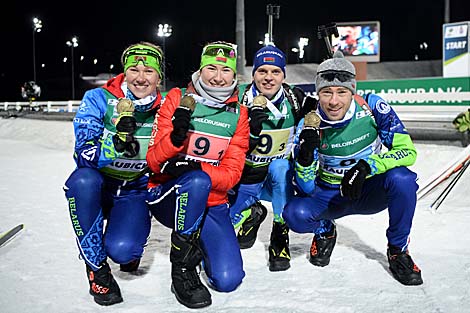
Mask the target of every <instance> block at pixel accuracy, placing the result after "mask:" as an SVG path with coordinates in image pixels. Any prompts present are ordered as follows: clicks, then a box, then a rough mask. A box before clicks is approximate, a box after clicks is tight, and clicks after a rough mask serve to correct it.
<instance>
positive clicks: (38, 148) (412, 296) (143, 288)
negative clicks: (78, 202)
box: [0, 119, 470, 313]
mask: <svg viewBox="0 0 470 313" xmlns="http://www.w3.org/2000/svg"><path fill="white" fill-rule="evenodd" d="M416 146H417V148H418V161H417V163H416V165H415V166H413V168H414V170H415V171H417V172H418V173H419V175H420V177H421V180H420V181H424V180H426V178H427V177H430V176H431V175H432V174H433V172H434V171H436V170H437V169H438V168H439V167H440V166H441V165H444V164H445V163H447V162H448V160H449V158H451V157H452V156H454V155H456V154H458V153H459V152H460V151H461V150H462V149H463V148H462V147H461V146H459V145H457V144H449V145H441V144H439V145H437V144H429V143H428V144H424V143H418V144H417V145H416ZM0 147H1V149H0V164H1V175H0V196H1V199H0V232H3V231H6V230H8V229H10V228H11V227H13V226H15V225H17V224H19V223H25V225H26V229H25V230H24V231H23V233H22V234H21V235H19V236H18V237H17V238H15V239H14V240H13V241H10V242H9V243H8V244H7V245H6V246H4V247H2V248H0V287H1V290H2V293H1V296H0V312H5V313H20V312H21V313H22V312H28V313H35V312H41V313H43V312H47V313H56V312H57V313H66V312H77V313H78V312H80V313H82V312H116V313H118V312H142V313H146V312H152V313H153V312H188V311H192V310H190V309H186V308H185V307H184V306H182V305H180V304H179V303H178V302H177V301H176V299H175V297H174V296H173V294H172V293H171V291H170V283H171V280H170V261H169V256H168V252H169V234H170V231H169V230H168V229H166V228H164V227H163V226H161V225H160V224H158V223H157V222H156V221H154V223H153V229H152V233H151V240H150V242H149V245H148V248H147V250H146V253H145V255H144V257H143V260H142V263H141V267H140V270H139V272H138V273H137V275H135V274H134V275H133V274H128V273H122V272H120V271H119V268H118V266H116V265H115V264H113V263H112V262H110V264H111V267H112V269H113V273H114V275H115V277H116V279H117V281H118V283H119V285H120V287H121V291H122V294H123V297H124V302H123V303H121V304H117V305H114V306H111V307H101V306H99V305H97V304H95V303H94V302H93V299H92V297H91V296H90V295H89V294H88V283H87V279H86V275H85V267H84V264H83V262H82V261H81V260H79V259H78V250H77V247H76V245H75V239H74V234H73V232H72V227H71V224H70V220H69V217H68V211H67V204H66V201H65V196H64V194H63V191H62V185H63V183H64V182H65V180H66V178H67V177H68V175H69V174H70V172H71V171H72V170H73V168H74V163H73V160H72V147H73V130H72V124H71V123H70V122H57V121H37V120H25V119H0ZM469 174H470V172H468V173H465V175H464V176H463V177H462V180H461V182H460V183H459V184H458V185H457V186H456V187H455V189H454V190H453V191H452V192H451V194H450V195H449V196H448V198H447V199H446V200H445V202H444V203H443V204H442V206H441V207H440V208H439V210H438V211H437V212H431V211H430V210H429V209H428V207H429V204H430V203H431V202H432V200H433V199H434V198H435V197H436V194H437V192H433V193H432V194H430V195H428V196H427V197H425V198H424V199H423V200H422V201H420V202H419V203H418V207H417V210H416V214H415V219H414V225H413V229H412V233H411V244H410V251H411V255H412V257H413V259H414V260H415V261H416V263H417V264H418V265H419V266H420V267H421V269H422V274H423V279H424V284H423V285H421V286H417V287H407V286H403V285H401V284H400V283H398V282H397V281H395V280H394V279H393V278H392V276H391V274H390V272H389V270H388V263H387V260H386V256H385V252H386V244H387V241H386V237H385V229H386V227H387V220H388V218H387V213H386V212H382V213H380V214H377V215H372V216H349V217H345V218H342V219H339V220H337V224H338V241H337V245H336V248H335V250H334V252H333V256H332V259H331V263H330V265H329V266H327V267H325V268H319V267H314V266H313V265H311V264H310V263H309V262H308V259H307V252H308V249H309V247H310V243H311V239H312V236H311V235H298V234H293V233H291V235H290V248H291V254H292V261H291V268H290V269H289V270H288V271H285V272H278V273H272V272H270V271H269V270H268V267H267V258H268V255H267V250H266V249H267V246H268V244H269V234H270V230H271V223H270V219H271V218H272V215H269V216H268V219H267V221H268V222H265V223H264V224H263V225H262V227H261V230H260V234H259V237H258V240H257V242H256V243H255V245H254V247H253V248H251V249H249V250H243V251H242V253H243V258H244V264H245V271H246V277H245V279H244V281H243V283H242V285H241V286H240V287H239V288H238V289H237V290H236V291H234V292H232V293H219V292H216V291H212V292H211V293H212V300H213V304H212V305H211V306H210V307H208V308H205V309H201V310H199V311H201V312H227V313H232V312H233V313H235V312H236V313H240V312H253V313H256V312H317V313H320V312H328V313H331V312H341V313H349V312H361V313H367V312H370V313H376V312H436V313H437V312H445V313H452V312H455V313H460V312H465V311H467V310H468V308H469V307H470V244H469V243H470V230H469V225H470V208H469V206H468V199H469V196H468V195H469V194H470V183H469V179H470V178H469Z"/></svg>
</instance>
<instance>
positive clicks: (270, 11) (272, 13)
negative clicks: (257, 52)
mask: <svg viewBox="0 0 470 313" xmlns="http://www.w3.org/2000/svg"><path fill="white" fill-rule="evenodd" d="M280 11H281V6H280V5H272V4H268V5H267V6H266V14H267V15H268V34H269V44H272V45H274V39H273V17H274V18H275V19H276V20H278V19H279V14H280Z"/></svg>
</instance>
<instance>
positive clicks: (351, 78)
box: [315, 50, 356, 94]
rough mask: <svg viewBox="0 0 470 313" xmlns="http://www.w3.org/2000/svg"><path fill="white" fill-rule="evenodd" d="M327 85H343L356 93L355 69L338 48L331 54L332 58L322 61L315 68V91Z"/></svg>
mask: <svg viewBox="0 0 470 313" xmlns="http://www.w3.org/2000/svg"><path fill="white" fill-rule="evenodd" d="M329 86H334V87H340V86H341V87H345V88H348V89H349V90H351V92H352V93H353V94H355V93H356V69H355V68H354V65H353V64H352V63H351V62H350V61H348V60H346V59H345V58H344V55H343V53H342V52H341V51H339V50H338V51H336V52H335V54H333V58H331V59H328V60H325V61H323V62H322V63H321V64H320V65H318V68H317V77H316V79H315V89H316V91H317V93H318V92H319V91H320V90H321V89H322V88H324V87H329Z"/></svg>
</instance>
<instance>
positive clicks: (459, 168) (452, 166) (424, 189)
mask: <svg viewBox="0 0 470 313" xmlns="http://www.w3.org/2000/svg"><path fill="white" fill-rule="evenodd" d="M469 165H470V145H469V146H467V147H466V148H465V149H464V150H462V152H461V153H460V154H458V155H457V157H455V158H454V159H452V160H451V161H450V162H448V163H447V164H446V165H445V166H444V167H442V169H441V170H440V171H438V172H436V173H435V174H434V175H432V176H431V177H430V178H429V179H428V180H427V181H426V182H425V183H424V184H421V186H420V188H419V190H418V192H417V197H418V200H420V199H421V198H423V197H424V196H426V195H427V194H428V193H429V192H431V191H432V190H433V189H434V188H435V187H437V186H438V185H440V184H441V183H443V182H444V181H446V180H447V179H449V178H450V177H451V176H453V178H452V180H451V181H450V183H449V184H448V185H447V186H446V188H445V189H444V190H443V191H442V192H441V193H440V194H439V195H438V196H437V198H436V199H435V200H434V201H433V203H432V204H431V209H432V210H434V211H435V210H437V209H438V208H439V206H440V205H441V204H442V202H443V201H444V200H445V198H446V197H447V196H448V195H449V193H450V191H451V190H452V189H453V188H454V186H455V185H456V184H457V182H458V181H459V180H460V178H461V177H462V175H463V173H464V172H465V170H466V169H467V167H468V166H469Z"/></svg>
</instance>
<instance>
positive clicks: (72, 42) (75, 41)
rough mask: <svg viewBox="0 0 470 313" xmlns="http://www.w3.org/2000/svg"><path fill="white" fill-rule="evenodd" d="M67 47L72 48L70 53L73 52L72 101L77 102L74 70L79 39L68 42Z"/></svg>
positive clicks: (71, 58) (75, 38)
mask: <svg viewBox="0 0 470 313" xmlns="http://www.w3.org/2000/svg"><path fill="white" fill-rule="evenodd" d="M65 44H66V45H67V46H69V47H70V51H71V52H72V54H71V57H70V61H71V63H72V100H75V68H74V64H73V63H74V59H73V49H74V48H76V47H78V38H77V37H73V38H72V40H67V42H66V43H65Z"/></svg>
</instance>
